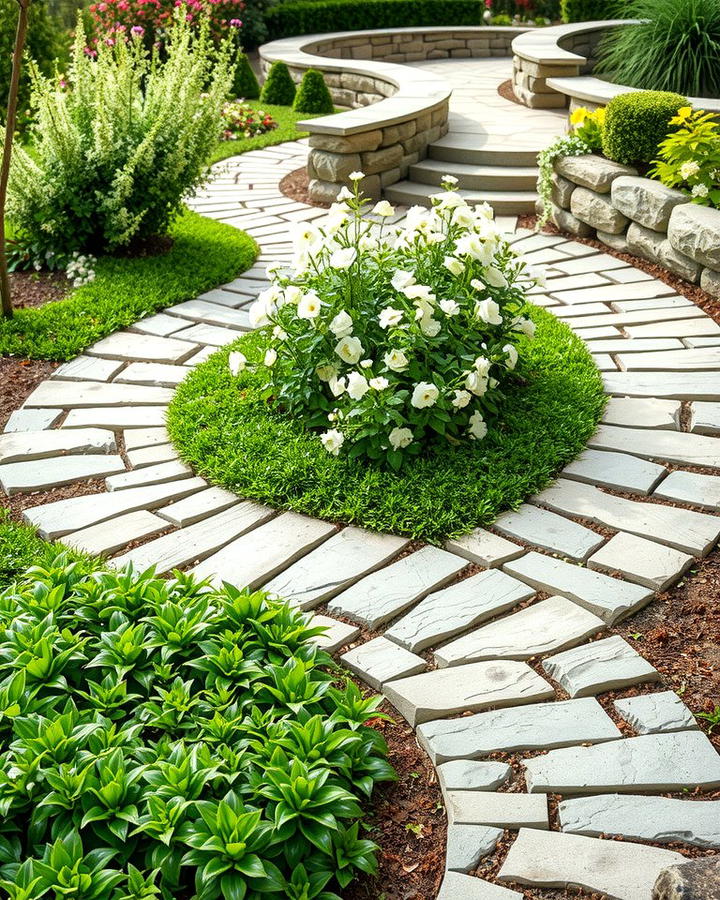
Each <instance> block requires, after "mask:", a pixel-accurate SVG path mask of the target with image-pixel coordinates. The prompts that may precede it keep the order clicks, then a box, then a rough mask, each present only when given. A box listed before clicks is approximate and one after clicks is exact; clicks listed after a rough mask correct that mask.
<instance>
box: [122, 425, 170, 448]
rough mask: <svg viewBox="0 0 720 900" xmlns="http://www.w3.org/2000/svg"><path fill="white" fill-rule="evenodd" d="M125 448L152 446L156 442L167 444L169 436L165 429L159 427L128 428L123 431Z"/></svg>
mask: <svg viewBox="0 0 720 900" xmlns="http://www.w3.org/2000/svg"><path fill="white" fill-rule="evenodd" d="M123 440H124V441H125V449H126V450H128V451H129V450H139V449H141V448H142V447H152V446H155V445H156V444H167V443H168V442H169V440H170V436H169V435H168V433H167V429H166V428H163V427H159V428H130V429H128V430H127V431H125V432H123Z"/></svg>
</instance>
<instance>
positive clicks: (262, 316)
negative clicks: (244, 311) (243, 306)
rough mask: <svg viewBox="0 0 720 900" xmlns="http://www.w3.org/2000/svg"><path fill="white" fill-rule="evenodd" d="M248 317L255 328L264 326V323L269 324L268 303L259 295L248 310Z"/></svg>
mask: <svg viewBox="0 0 720 900" xmlns="http://www.w3.org/2000/svg"><path fill="white" fill-rule="evenodd" d="M248 319H249V320H250V325H251V326H252V327H253V328H262V327H263V325H269V324H270V319H268V310H267V305H266V304H265V303H264V302H263V301H262V300H261V299H260V297H258V299H257V300H256V301H255V302H254V303H253V305H252V306H251V307H250V309H249V310H248Z"/></svg>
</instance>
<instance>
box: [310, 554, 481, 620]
mask: <svg viewBox="0 0 720 900" xmlns="http://www.w3.org/2000/svg"><path fill="white" fill-rule="evenodd" d="M466 565H467V561H466V560H464V559H462V558H461V557H459V556H455V555H454V554H453V553H448V552H447V551H445V550H439V549H438V548H437V547H430V546H428V547H422V548H421V549H420V550H418V551H416V552H415V553H411V554H409V556H404V557H403V558H402V559H400V560H398V561H397V562H395V563H391V565H389V566H386V568H384V569H381V570H380V571H379V572H374V573H372V574H371V575H366V576H365V578H363V579H361V580H360V581H358V582H356V583H355V584H354V585H353V586H352V587H350V588H348V589H347V590H346V591H343V592H342V594H339V595H338V596H337V597H335V598H334V599H332V600H331V601H330V603H329V605H328V609H329V611H330V613H331V614H334V615H341V616H347V617H348V618H349V619H352V620H353V621H355V622H360V623H362V624H365V625H367V626H368V627H369V628H371V629H373V630H374V629H376V628H378V626H380V625H382V624H383V623H384V622H387V621H388V619H392V618H393V616H396V615H398V613H401V612H402V611H403V610H404V609H407V607H408V606H410V605H411V604H413V603H415V602H416V601H417V600H419V599H420V598H421V597H424V596H425V595H426V594H428V593H430V591H432V590H433V589H434V588H437V587H440V586H441V585H443V584H446V583H447V582H448V581H450V580H451V579H452V578H453V577H454V576H455V575H457V573H458V572H460V571H461V570H462V569H464V568H465V566H466Z"/></svg>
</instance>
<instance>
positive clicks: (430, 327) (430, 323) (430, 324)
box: [420, 316, 442, 337]
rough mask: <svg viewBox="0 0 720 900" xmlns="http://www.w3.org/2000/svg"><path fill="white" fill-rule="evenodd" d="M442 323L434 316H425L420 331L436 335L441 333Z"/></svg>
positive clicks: (427, 334)
mask: <svg viewBox="0 0 720 900" xmlns="http://www.w3.org/2000/svg"><path fill="white" fill-rule="evenodd" d="M441 327H442V326H441V325H440V323H439V322H438V320H437V319H433V317H432V316H423V317H422V318H421V319H420V331H422V333H423V334H424V335H426V336H427V337H435V336H436V335H438V334H439V333H440V329H441Z"/></svg>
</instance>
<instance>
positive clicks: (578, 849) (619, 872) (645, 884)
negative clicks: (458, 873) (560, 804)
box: [497, 828, 685, 900]
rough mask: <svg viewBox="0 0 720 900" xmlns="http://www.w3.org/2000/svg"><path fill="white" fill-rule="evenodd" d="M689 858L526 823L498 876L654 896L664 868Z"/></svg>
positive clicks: (625, 897)
mask: <svg viewBox="0 0 720 900" xmlns="http://www.w3.org/2000/svg"><path fill="white" fill-rule="evenodd" d="M684 859H685V857H684V856H681V855H680V854H679V853H675V852H674V851H672V850H665V849H661V848H659V847H644V846H642V845H640V844H630V843H620V842H618V841H600V840H597V839H596V838H588V837H581V836H580V835H575V834H560V833H559V832H557V831H540V830H538V829H532V828H522V829H521V830H520V833H519V834H518V836H517V839H516V840H515V843H514V844H513V845H512V847H511V848H510V852H509V853H508V855H507V857H506V858H505V862H504V863H503V865H502V868H501V869H500V872H499V873H498V876H497V877H498V881H513V882H518V883H519V884H527V885H531V886H536V887H557V888H566V887H580V888H584V889H585V890H588V891H598V892H600V893H602V894H604V895H606V896H607V897H609V898H616V900H650V895H651V893H652V887H653V885H654V884H655V880H656V879H657V877H658V875H659V874H660V872H661V871H662V870H663V869H664V868H666V867H667V866H671V865H673V864H674V863H678V862H680V861H682V860H684Z"/></svg>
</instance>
